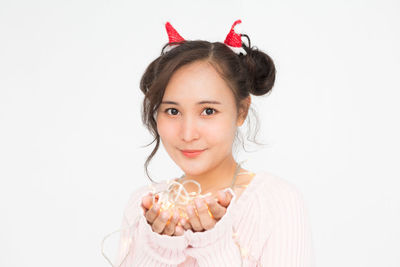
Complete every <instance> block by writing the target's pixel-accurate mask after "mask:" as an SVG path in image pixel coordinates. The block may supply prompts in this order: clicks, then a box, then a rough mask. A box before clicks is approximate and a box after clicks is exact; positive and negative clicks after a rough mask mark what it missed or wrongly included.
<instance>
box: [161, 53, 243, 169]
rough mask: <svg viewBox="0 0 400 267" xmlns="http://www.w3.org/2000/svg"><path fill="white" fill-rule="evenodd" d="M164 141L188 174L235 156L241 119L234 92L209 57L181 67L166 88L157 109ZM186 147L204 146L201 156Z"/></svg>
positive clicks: (170, 153) (172, 156)
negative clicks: (236, 136)
mask: <svg viewBox="0 0 400 267" xmlns="http://www.w3.org/2000/svg"><path fill="white" fill-rule="evenodd" d="M156 120H157V130H158V133H159V135H160V138H161V141H162V143H163V145H164V147H165V149H166V151H167V152H168V154H169V155H170V157H171V158H172V160H174V161H175V162H176V164H177V165H178V166H179V167H180V168H181V169H182V170H183V171H184V172H185V173H186V174H187V175H199V174H201V173H203V172H206V171H208V170H210V169H212V168H214V167H216V166H217V165H218V164H219V163H221V161H222V160H224V159H226V158H227V157H229V156H232V144H233V141H234V137H235V131H236V129H237V127H238V126H240V125H241V124H242V123H243V121H242V120H241V119H237V109H236V105H235V99H234V95H233V93H232V91H231V89H230V88H229V87H228V85H227V84H226V83H225V81H224V80H223V79H222V78H221V77H220V76H219V74H218V73H217V72H216V70H215V69H214V68H213V67H212V66H211V65H210V64H209V63H207V62H205V61H196V62H194V63H191V64H189V65H185V66H183V67H181V68H180V69H178V70H177V71H176V72H175V73H174V74H173V76H172V77H171V79H170V81H169V83H168V85H167V88H166V89H165V93H164V97H163V99H162V103H161V105H160V107H159V109H158V112H157V118H156ZM182 150H204V151H203V152H201V153H200V154H198V155H197V156H194V155H185V154H184V153H183V152H182Z"/></svg>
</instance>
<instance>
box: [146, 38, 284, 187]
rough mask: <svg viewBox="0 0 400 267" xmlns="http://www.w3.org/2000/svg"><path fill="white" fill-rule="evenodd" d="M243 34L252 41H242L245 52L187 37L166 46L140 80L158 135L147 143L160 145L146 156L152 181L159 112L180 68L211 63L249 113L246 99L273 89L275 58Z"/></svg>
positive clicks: (148, 115)
mask: <svg viewBox="0 0 400 267" xmlns="http://www.w3.org/2000/svg"><path fill="white" fill-rule="evenodd" d="M242 36H244V37H246V38H247V40H248V45H246V44H245V43H244V42H242V47H243V49H244V50H245V51H246V54H245V55H244V54H243V53H240V54H237V53H235V52H234V51H232V49H230V48H229V47H228V46H227V45H226V44H224V43H221V42H213V43H211V42H208V41H203V40H185V41H182V42H177V43H167V44H166V45H164V47H163V48H162V50H161V55H160V56H159V57H158V58H156V59H155V60H154V61H153V62H151V63H150V65H149V66H148V67H147V68H146V70H145V72H144V74H143V76H142V78H141V81H140V90H142V92H143V93H144V100H143V106H142V121H143V124H144V125H145V126H146V128H147V129H148V130H149V131H150V133H151V134H152V135H153V136H154V140H153V141H151V142H150V143H149V144H147V145H146V146H149V145H151V144H152V143H153V142H154V141H155V142H156V145H155V147H154V149H153V151H152V152H151V154H150V155H149V156H148V158H147V159H146V162H145V164H144V167H145V171H146V175H147V177H148V178H149V179H150V180H151V181H152V182H154V181H153V180H152V179H151V178H150V176H149V173H148V169H147V167H148V165H149V162H150V161H151V159H152V158H153V156H154V155H155V153H156V152H157V150H158V147H159V145H160V136H159V134H158V132H157V123H156V119H155V118H156V113H157V110H158V107H159V106H160V103H161V101H162V99H163V96H164V92H165V88H166V87H167V84H168V81H169V80H170V78H171V77H172V75H173V74H174V72H175V71H177V70H178V69H179V68H180V67H182V66H184V65H186V64H189V63H192V62H195V61H207V62H209V63H210V64H211V65H212V66H213V67H214V68H215V70H216V71H217V72H218V73H219V74H220V76H221V77H222V78H223V79H224V80H225V81H226V83H227V85H228V86H229V87H230V88H231V90H232V93H233V95H234V97H235V104H236V107H237V110H238V111H239V110H244V114H245V116H247V111H248V110H247V108H246V106H243V104H244V103H243V101H242V100H244V99H245V98H247V97H248V96H249V94H252V95H255V96H261V95H264V94H267V93H268V92H270V91H271V89H272V87H273V86H274V82H275V74H276V70H275V65H274V62H273V60H272V59H271V58H270V57H269V56H268V55H267V54H266V53H264V52H262V51H260V50H259V49H258V48H255V47H251V44H250V38H249V37H248V36H247V35H246V34H242ZM165 48H170V50H169V51H167V52H166V51H164V50H165ZM238 114H239V112H238ZM241 114H243V113H241ZM256 119H257V117H256ZM257 120H258V119H257ZM237 137H238V136H237ZM254 137H255V135H254V136H253V140H251V141H253V142H255V143H257V142H256V141H255V140H254ZM242 144H243V143H242ZM257 144H258V143H257ZM243 148H244V144H243Z"/></svg>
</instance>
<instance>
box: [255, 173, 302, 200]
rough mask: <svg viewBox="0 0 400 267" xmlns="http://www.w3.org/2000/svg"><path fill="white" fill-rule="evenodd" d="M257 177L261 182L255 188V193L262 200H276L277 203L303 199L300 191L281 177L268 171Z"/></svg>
mask: <svg viewBox="0 0 400 267" xmlns="http://www.w3.org/2000/svg"><path fill="white" fill-rule="evenodd" d="M257 176H258V177H257V178H258V180H259V181H258V186H257V187H253V191H254V193H255V194H257V195H258V196H260V197H262V198H265V199H269V200H273V199H275V201H284V200H289V199H292V198H302V192H301V191H300V189H299V188H298V187H297V186H296V185H295V184H294V183H292V182H290V181H289V180H287V179H285V178H283V177H281V176H278V175H276V174H273V173H271V172H267V171H262V172H259V173H258V174H257ZM271 198H272V199H271Z"/></svg>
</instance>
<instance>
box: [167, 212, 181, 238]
mask: <svg viewBox="0 0 400 267" xmlns="http://www.w3.org/2000/svg"><path fill="white" fill-rule="evenodd" d="M178 221H179V214H178V212H176V211H175V212H174V215H173V216H172V217H171V219H170V220H169V221H168V222H167V225H166V226H165V228H164V231H163V235H173V234H174V232H175V226H176V224H177V223H178Z"/></svg>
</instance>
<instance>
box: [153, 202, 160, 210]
mask: <svg viewBox="0 0 400 267" xmlns="http://www.w3.org/2000/svg"><path fill="white" fill-rule="evenodd" d="M154 209H155V210H159V209H160V203H158V202H157V203H155V204H154Z"/></svg>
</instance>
